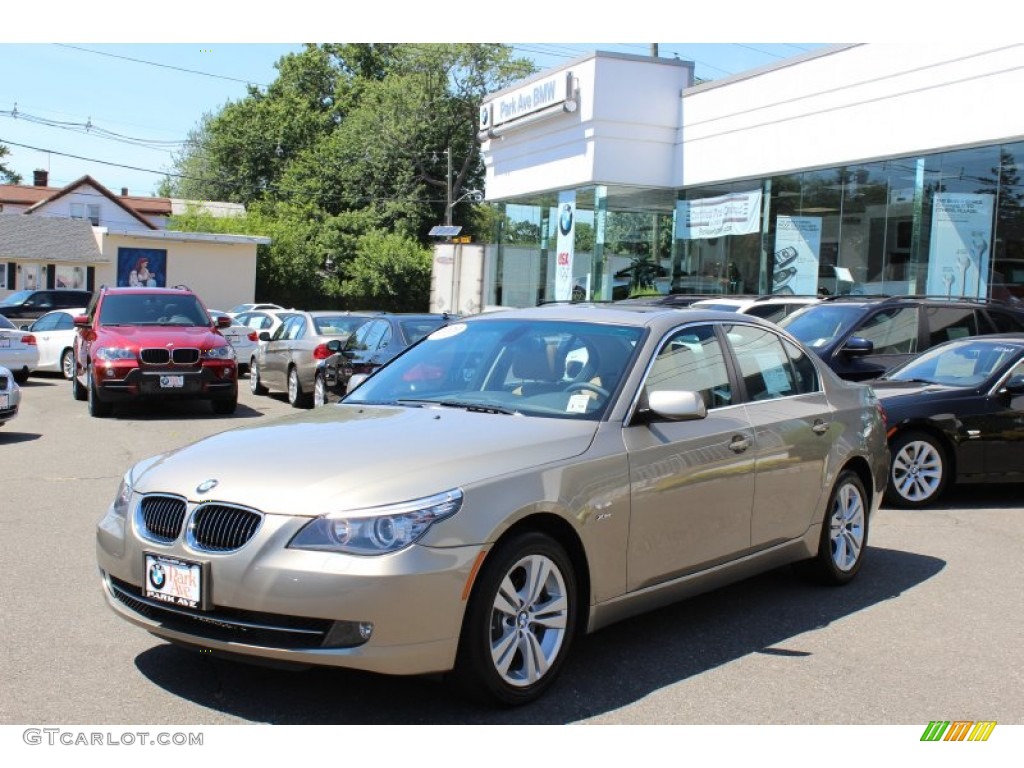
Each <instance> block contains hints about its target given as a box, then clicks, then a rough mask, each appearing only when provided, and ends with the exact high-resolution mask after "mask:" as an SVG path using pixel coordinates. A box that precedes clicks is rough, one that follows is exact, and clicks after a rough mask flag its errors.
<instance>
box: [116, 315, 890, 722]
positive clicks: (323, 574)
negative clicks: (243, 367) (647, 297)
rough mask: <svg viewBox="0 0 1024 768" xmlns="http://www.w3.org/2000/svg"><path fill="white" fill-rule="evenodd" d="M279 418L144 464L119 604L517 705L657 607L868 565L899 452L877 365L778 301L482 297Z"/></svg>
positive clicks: (130, 484) (218, 643)
mask: <svg viewBox="0 0 1024 768" xmlns="http://www.w3.org/2000/svg"><path fill="white" fill-rule="evenodd" d="M258 421H259V422H260V423H256V424H253V425H251V426H246V427H242V428H240V429H237V430H234V431H229V432H224V433H221V434H218V435H214V436H212V437H209V438H207V439H205V440H202V441H200V442H198V443H196V444H194V445H191V446H188V447H185V448H181V449H179V450H175V451H171V452H169V453H166V454H163V455H161V456H156V457H152V458H150V459H146V460H144V461H142V462H140V463H138V464H137V465H135V466H134V467H133V468H131V469H130V470H129V471H128V472H127V473H126V474H125V476H124V479H123V481H122V483H121V487H120V488H119V490H118V491H117V494H116V497H115V499H114V501H113V503H112V504H111V506H110V509H109V511H108V512H107V514H106V516H105V517H104V518H103V520H102V521H101V522H100V523H99V527H98V529H97V554H98V560H99V567H100V570H101V574H102V581H103V589H104V592H105V594H106V597H107V601H108V603H109V605H110V606H111V608H112V609H113V610H114V611H115V612H116V613H117V614H118V615H119V616H121V617H122V618H124V619H126V620H128V621H130V622H132V623H134V624H136V625H138V626H140V627H142V628H144V629H146V630H148V631H149V632H152V633H153V634H155V635H158V636H159V637H163V638H166V639H167V640H169V641H171V642H175V643H180V644H182V645H184V646H188V647H192V648H200V649H208V650H212V651H213V652H214V653H219V654H225V655H232V654H233V655H237V656H240V657H248V658H250V659H251V658H254V657H255V658H263V659H271V660H274V661H275V662H278V663H287V662H294V663H297V664H303V665H309V664H321V665H334V666H341V667H350V668H355V669H362V670H369V671H373V672H381V673H389V674H427V673H442V674H447V673H451V677H452V679H453V680H454V681H456V682H457V683H458V684H459V685H460V686H461V687H462V688H463V689H464V690H466V691H468V692H470V693H471V694H473V695H474V696H477V697H482V698H485V699H486V700H490V701H497V702H501V703H503V704H522V703H525V702H528V701H531V700H533V699H536V698H537V697H538V696H540V695H541V694H542V693H543V692H544V691H545V690H546V689H547V688H548V687H549V686H550V685H551V684H552V682H553V681H555V680H556V679H557V675H558V673H559V671H560V670H561V669H562V667H563V662H564V661H565V658H566V656H567V654H568V653H569V651H570V648H571V646H572V644H573V641H574V639H575V638H576V637H577V636H578V635H579V634H581V633H584V632H592V631H596V630H598V629H600V628H601V627H604V626H606V625H608V624H611V623H612V622H616V621H620V620H623V619H626V618H627V617H628V616H630V615H632V614H635V613H638V612H641V611H645V610H649V609H651V608H654V607H657V606H661V605H665V604H667V603H669V602H672V601H674V600H678V599H680V598H683V597H686V596H688V595H692V594H695V593H698V592H704V591H707V590H711V589H714V588H716V587H719V586H721V585H723V584H725V583H728V582H731V581H737V580H741V579H744V578H746V577H748V576H750V575H752V574H754V573H757V572H759V571H764V570H768V569H773V568H777V567H779V566H781V565H785V564H789V563H792V564H795V565H796V567H797V569H798V570H799V572H800V573H801V574H804V575H806V576H807V577H809V578H812V579H815V580H817V581H820V582H824V583H826V584H832V585H841V584H845V583H847V582H849V581H850V580H851V579H853V578H854V576H856V574H857V573H858V571H859V570H860V568H861V565H862V564H863V562H864V557H865V552H866V545H867V540H868V529H869V523H870V520H871V515H872V513H873V511H874V510H875V509H877V506H878V503H879V500H880V499H881V496H882V493H883V491H884V489H885V483H886V477H887V469H888V460H889V452H888V449H887V447H886V443H885V427H884V422H883V419H882V416H881V412H880V409H879V407H878V401H877V399H876V397H875V395H874V392H873V391H872V390H871V389H870V388H869V387H866V386H863V385H859V384H853V383H849V382H844V381H841V380H840V379H838V378H837V377H836V376H835V375H833V374H832V373H831V371H829V370H828V369H827V368H826V367H825V366H824V364H823V363H821V362H820V361H819V360H818V359H817V358H816V357H815V356H814V355H813V354H810V353H808V352H807V351H806V350H805V349H804V348H803V347H801V346H800V345H799V343H797V342H795V341H794V340H793V339H792V337H790V336H788V335H786V334H785V333H784V332H783V331H781V330H780V329H779V328H778V327H776V326H774V325H772V324H770V323H767V322H766V321H763V320H760V319H758V318H754V317H748V316H740V315H736V314H734V313H723V312H710V311H700V310H677V309H666V308H661V307H632V308H627V307H614V306H593V305H590V306H588V305H561V306H548V307H539V308H535V309H530V310H512V311H508V312H500V313H494V314H488V315H478V316H474V317H472V318H468V319H466V320H461V321H456V322H453V323H451V324H449V325H447V326H445V327H443V328H440V329H439V330H437V331H435V332H433V333H432V334H430V335H429V336H428V337H426V338H425V339H424V340H423V341H421V342H420V343H419V344H417V345H415V346H413V347H411V348H409V349H408V350H407V351H406V352H404V353H403V354H402V355H400V356H399V357H397V358H396V359H395V360H393V361H391V362H390V363H389V364H388V365H386V366H384V367H383V368H381V369H380V370H378V371H377V372H376V373H375V374H374V375H373V376H372V377H370V378H369V379H368V380H366V381H365V382H364V383H363V384H362V385H361V386H359V387H358V388H356V389H354V390H353V391H352V392H351V393H350V394H349V395H348V396H347V397H346V398H345V400H343V401H342V402H341V403H339V404H334V405H328V406H325V407H323V408H317V409H315V410H312V411H308V412H304V413H301V414H296V415H295V416H293V417H291V418H283V419H277V420H274V421H270V422H269V423H263V422H266V420H262V419H261V420H258ZM353 695H355V694H353Z"/></svg>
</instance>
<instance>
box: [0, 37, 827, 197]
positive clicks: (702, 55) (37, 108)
mask: <svg viewBox="0 0 1024 768" xmlns="http://www.w3.org/2000/svg"><path fill="white" fill-rule="evenodd" d="M512 45H513V49H514V52H515V54H516V55H518V56H521V57H524V58H529V59H532V60H533V61H534V62H535V63H536V64H537V65H538V66H539V67H540V68H541V69H547V68H549V67H555V66H558V65H560V64H563V63H565V62H568V61H570V60H572V59H574V58H576V57H578V56H581V55H583V54H586V53H589V52H591V51H594V50H611V51H618V52H623V53H630V54H635V55H642V56H645V55H649V52H650V46H651V44H650V43H513V44H512ZM301 47H302V46H301V44H269V43H260V44H257V43H160V42H158V43H147V44H139V43H134V44H131V43H115V44H105V43H99V42H95V43H76V42H71V43H49V42H41V43H17V42H5V41H0V72H17V73H19V75H18V76H17V77H3V78H2V79H0V144H4V145H6V146H7V148H8V150H9V152H10V154H9V155H8V156H7V157H6V158H5V160H4V162H5V164H6V166H7V168H8V169H9V170H12V171H14V172H16V173H19V174H21V176H22V183H23V184H31V183H32V178H33V172H34V171H35V170H36V169H43V170H47V171H48V172H49V183H50V185H51V186H63V185H65V184H68V183H70V182H72V181H74V180H76V179H78V178H80V177H81V176H83V175H85V174H89V175H91V176H93V177H94V178H96V179H97V180H98V181H99V182H100V183H102V184H103V185H104V186H106V187H107V188H108V189H110V190H111V191H113V192H115V193H117V192H120V191H121V190H122V189H123V188H127V189H128V190H129V192H130V193H131V194H141V195H149V194H153V193H154V192H155V190H156V188H157V186H158V185H159V183H160V181H161V178H162V174H163V173H164V172H167V171H173V164H174V157H175V154H176V153H178V152H180V151H181V148H182V143H183V142H184V141H185V139H186V138H187V136H188V133H189V131H190V130H192V129H194V128H195V127H196V126H197V125H198V124H199V122H200V120H201V119H202V117H203V115H204V114H205V113H216V112H217V111H218V110H219V109H221V108H222V107H223V106H224V105H225V104H226V103H228V102H229V101H236V100H239V99H242V98H244V97H245V95H246V92H247V91H246V89H247V85H248V84H252V85H257V86H266V85H267V84H269V83H271V82H272V81H273V80H274V78H275V76H276V69H275V66H274V65H275V63H276V62H277V61H278V60H279V59H280V58H281V57H282V56H285V55H287V54H289V53H292V52H296V51H299V50H301ZM815 47H820V44H805V43H749V44H747V43H742V44H741V43H712V44H709V43H658V53H659V55H660V56H664V57H669V58H672V57H679V58H682V59H688V60H691V61H694V63H695V74H696V76H697V77H698V78H705V79H719V78H722V77H725V76H727V75H731V74H736V73H738V72H741V71H744V70H748V69H752V68H754V67H758V66H762V65H764V64H770V63H774V62H778V61H782V60H783V59H786V58H790V57H793V56H798V55H801V54H803V53H805V52H806V51H809V50H812V49H814V48H815Z"/></svg>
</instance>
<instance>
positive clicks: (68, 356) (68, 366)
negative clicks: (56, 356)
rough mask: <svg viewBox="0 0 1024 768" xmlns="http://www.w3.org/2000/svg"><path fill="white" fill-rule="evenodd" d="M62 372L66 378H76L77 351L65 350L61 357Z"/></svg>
mask: <svg viewBox="0 0 1024 768" xmlns="http://www.w3.org/2000/svg"><path fill="white" fill-rule="evenodd" d="M60 372H61V373H63V374H64V378H65V379H68V380H69V381H70V380H71V379H74V378H75V351H74V350H73V349H65V350H64V351H63V352H62V353H61V355H60Z"/></svg>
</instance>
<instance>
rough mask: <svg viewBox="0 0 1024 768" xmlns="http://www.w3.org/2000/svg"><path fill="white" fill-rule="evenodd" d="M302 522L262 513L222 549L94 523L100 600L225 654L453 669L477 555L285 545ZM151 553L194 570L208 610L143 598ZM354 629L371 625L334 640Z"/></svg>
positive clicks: (419, 670)
mask: <svg viewBox="0 0 1024 768" xmlns="http://www.w3.org/2000/svg"><path fill="white" fill-rule="evenodd" d="M306 522H307V519H305V518H295V517H286V516H280V515H267V516H265V517H264V520H263V523H262V525H261V527H260V529H259V531H258V532H257V533H256V535H255V536H254V538H253V539H252V540H251V541H249V542H248V543H247V544H245V545H244V546H242V547H241V548H240V549H238V550H236V551H234V552H227V553H221V552H205V551H197V550H194V549H191V548H190V547H189V546H188V544H186V543H185V542H184V541H182V540H177V541H175V542H172V543H170V544H159V543H156V542H152V541H148V540H146V539H144V538H142V537H141V536H140V535H139V533H138V531H137V530H136V526H135V523H134V522H133V521H132V520H130V519H129V520H125V519H124V518H122V517H118V516H116V515H112V514H108V515H107V517H105V518H104V519H103V520H102V521H101V522H100V525H99V526H98V528H97V560H98V564H99V568H100V575H101V578H102V584H103V591H104V594H105V596H106V598H107V603H108V605H109V606H110V607H111V609H113V610H114V612H115V613H117V614H118V615H119V616H121V617H122V618H124V619H126V620H128V621H130V622H132V623H133V624H136V625H137V626H140V627H142V628H143V629H146V630H148V631H149V632H151V633H153V634H154V635H157V636H158V637H162V638H164V639H167V640H170V641H172V642H177V643H183V644H187V645H191V646H195V647H200V648H208V649H211V650H215V651H218V652H223V653H228V654H238V655H243V656H250V657H259V658H262V659H271V660H274V661H278V662H287V663H292V664H297V665H311V664H312V665H326V666H339V667H348V668H352V669H361V670H367V671H372V672H380V673H385V674H399V675H408V674H427V673H433V672H444V671H447V670H450V669H451V668H452V666H453V665H454V661H455V653H456V650H457V646H458V639H459V633H460V630H461V625H462V616H463V612H464V610H465V601H464V599H463V592H464V590H465V586H466V583H467V581H468V580H469V579H470V576H471V574H472V571H473V564H474V562H475V560H476V558H477V555H478V554H479V552H480V549H481V548H480V547H476V546H474V547H455V548H445V549H436V548H429V547H422V546H415V545H414V546H412V547H409V548H407V549H405V550H402V551H401V552H397V553H394V554H392V555H385V556H378V557H356V556H350V555H341V554H336V553H325V552H314V551H305V550H297V549H288V548H287V546H286V545H287V543H288V541H290V540H291V538H292V537H293V536H294V535H295V533H296V532H297V531H298V530H299V529H300V528H301V527H302V526H303V525H304V524H305V523H306ZM147 552H149V553H155V554H161V555H166V556H169V557H175V558H181V559H185V560H189V561H193V562H198V563H201V564H202V566H203V569H204V574H205V575H204V576H203V580H204V604H205V605H206V606H207V607H208V609H207V610H201V609H198V608H195V609H193V608H184V607H179V606H172V605H168V604H167V603H161V602H159V601H156V600H152V599H147V598H146V597H145V596H144V595H143V594H142V589H141V587H140V585H142V584H143V583H144V582H145V553H147ZM359 624H363V625H365V624H372V626H373V631H372V635H371V636H370V637H369V639H368V640H366V641H365V642H361V644H352V642H351V641H350V640H339V638H351V631H350V630H351V627H353V626H355V625H359ZM339 643H341V645H340V646H339Z"/></svg>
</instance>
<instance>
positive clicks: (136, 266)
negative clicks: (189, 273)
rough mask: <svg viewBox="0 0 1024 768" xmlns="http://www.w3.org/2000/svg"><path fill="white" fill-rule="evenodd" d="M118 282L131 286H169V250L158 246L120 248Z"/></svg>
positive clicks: (122, 285)
mask: <svg viewBox="0 0 1024 768" xmlns="http://www.w3.org/2000/svg"><path fill="white" fill-rule="evenodd" d="M117 284H118V286H121V287H129V288H140V287H141V288H164V287H166V286H167V251H166V250H162V249H158V248H118V249H117Z"/></svg>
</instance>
